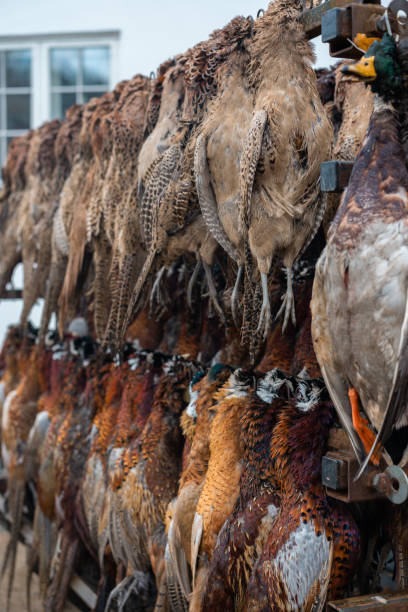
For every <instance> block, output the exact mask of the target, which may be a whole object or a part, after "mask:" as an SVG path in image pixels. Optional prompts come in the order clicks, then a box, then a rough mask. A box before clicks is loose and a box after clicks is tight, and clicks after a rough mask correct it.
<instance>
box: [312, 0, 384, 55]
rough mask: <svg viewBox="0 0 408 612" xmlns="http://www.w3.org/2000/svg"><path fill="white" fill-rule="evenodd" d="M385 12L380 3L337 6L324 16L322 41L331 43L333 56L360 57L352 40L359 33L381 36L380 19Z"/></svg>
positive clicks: (359, 52)
mask: <svg viewBox="0 0 408 612" xmlns="http://www.w3.org/2000/svg"><path fill="white" fill-rule="evenodd" d="M384 12H385V8H384V7H383V6H379V5H378V4H355V3H353V4H349V5H348V6H346V7H344V8H335V9H332V10H331V11H328V12H326V13H324V15H323V16H322V42H327V43H329V46H330V55H331V56H332V57H344V58H349V59H359V58H360V57H361V55H362V53H361V51H360V50H359V49H356V47H354V46H353V45H352V44H351V43H350V40H354V38H355V37H356V35H357V34H358V33H364V34H366V35H367V36H381V35H382V31H383V30H382V26H381V24H379V23H378V22H379V20H380V18H381V17H382V15H383V14H384Z"/></svg>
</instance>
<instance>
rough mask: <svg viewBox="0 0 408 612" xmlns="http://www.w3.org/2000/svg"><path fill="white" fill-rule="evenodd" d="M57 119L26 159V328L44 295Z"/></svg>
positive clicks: (40, 135) (23, 228)
mask: <svg viewBox="0 0 408 612" xmlns="http://www.w3.org/2000/svg"><path fill="white" fill-rule="evenodd" d="M60 127H61V121H60V120H54V121H50V122H48V123H45V124H44V125H43V126H41V127H40V128H38V129H37V130H36V131H35V133H34V135H33V137H32V138H31V141H30V149H29V152H28V156H27V169H26V174H27V185H26V189H25V195H24V198H23V202H22V211H21V213H22V217H21V219H20V223H21V230H20V233H21V240H22V258H23V265H24V289H23V310H22V313H21V317H20V323H21V324H22V325H23V326H25V324H26V322H27V318H28V316H29V314H30V311H31V308H32V306H33V304H34V303H35V301H36V299H37V298H38V297H40V296H41V297H42V296H43V295H44V294H45V283H46V279H47V277H48V273H49V269H50V263H51V232H52V218H53V215H54V212H55V209H56V199H57V197H58V190H57V192H56V191H55V187H56V182H55V180H54V169H55V166H56V156H55V141H56V138H57V137H58V132H59V129H60Z"/></svg>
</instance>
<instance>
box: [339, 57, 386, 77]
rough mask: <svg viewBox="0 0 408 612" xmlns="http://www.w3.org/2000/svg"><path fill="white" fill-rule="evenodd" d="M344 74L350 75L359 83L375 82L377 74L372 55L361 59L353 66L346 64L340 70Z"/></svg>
mask: <svg viewBox="0 0 408 612" xmlns="http://www.w3.org/2000/svg"><path fill="white" fill-rule="evenodd" d="M341 71H342V72H344V73H345V74H352V75H354V76H356V77H357V78H358V79H359V80H361V81H366V82H369V81H375V79H376V78H377V73H376V71H375V67H374V55H371V56H370V57H366V56H364V57H362V58H361V59H360V60H359V61H358V62H356V63H355V64H348V65H347V66H343V67H342V69H341Z"/></svg>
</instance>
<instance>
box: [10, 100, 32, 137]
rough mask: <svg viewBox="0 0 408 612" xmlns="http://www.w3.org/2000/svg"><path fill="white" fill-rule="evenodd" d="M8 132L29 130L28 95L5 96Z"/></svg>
mask: <svg viewBox="0 0 408 612" xmlns="http://www.w3.org/2000/svg"><path fill="white" fill-rule="evenodd" d="M6 105H7V119H6V128H7V129H8V130H28V129H29V128H30V94H8V95H6Z"/></svg>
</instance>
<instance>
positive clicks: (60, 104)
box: [51, 93, 76, 119]
mask: <svg viewBox="0 0 408 612" xmlns="http://www.w3.org/2000/svg"><path fill="white" fill-rule="evenodd" d="M75 102H76V94H74V93H53V94H51V116H52V119H63V118H64V115H65V111H66V110H67V108H69V107H70V106H72V105H73V104H75Z"/></svg>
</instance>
